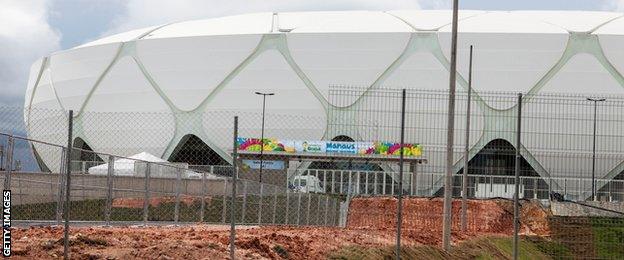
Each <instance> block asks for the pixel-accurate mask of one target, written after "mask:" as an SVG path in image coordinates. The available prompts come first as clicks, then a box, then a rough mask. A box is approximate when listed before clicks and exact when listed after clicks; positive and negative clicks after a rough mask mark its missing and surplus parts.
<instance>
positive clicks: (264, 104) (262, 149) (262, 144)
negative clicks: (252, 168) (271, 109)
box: [255, 92, 275, 183]
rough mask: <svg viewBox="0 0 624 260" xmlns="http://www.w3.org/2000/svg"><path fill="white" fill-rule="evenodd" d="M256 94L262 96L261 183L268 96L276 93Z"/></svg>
mask: <svg viewBox="0 0 624 260" xmlns="http://www.w3.org/2000/svg"><path fill="white" fill-rule="evenodd" d="M255 94H256V95H261V96H262V130H260V131H261V134H260V183H262V168H264V162H263V161H262V159H263V156H264V112H265V108H266V96H273V95H275V93H262V92H255Z"/></svg>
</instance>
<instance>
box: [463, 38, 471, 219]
mask: <svg viewBox="0 0 624 260" xmlns="http://www.w3.org/2000/svg"><path fill="white" fill-rule="evenodd" d="M471 92H472V45H470V62H469V65H468V97H467V101H466V140H465V143H464V172H463V175H462V204H461V229H462V231H466V229H467V228H468V224H467V220H466V218H467V211H468V205H467V204H468V202H467V199H468V162H469V160H470V158H469V153H470V94H471Z"/></svg>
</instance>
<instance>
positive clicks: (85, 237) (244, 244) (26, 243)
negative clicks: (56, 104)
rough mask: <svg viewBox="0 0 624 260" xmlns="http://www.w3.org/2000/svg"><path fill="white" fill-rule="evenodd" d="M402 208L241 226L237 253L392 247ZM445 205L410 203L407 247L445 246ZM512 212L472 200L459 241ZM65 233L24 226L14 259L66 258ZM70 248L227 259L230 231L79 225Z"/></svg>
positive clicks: (529, 227) (98, 254) (305, 255)
mask: <svg viewBox="0 0 624 260" xmlns="http://www.w3.org/2000/svg"><path fill="white" fill-rule="evenodd" d="M130 204H131V203H130ZM396 204H397V203H396V200H394V199H392V198H362V199H355V200H353V201H352V204H351V207H350V213H349V218H348V224H347V227H346V228H327V227H288V226H279V227H275V226H273V227H239V228H237V239H236V242H235V245H236V248H237V250H236V256H237V258H238V259H323V258H326V257H327V256H328V254H330V253H331V252H333V251H336V250H338V249H340V248H344V247H348V246H364V247H387V246H390V245H393V244H394V242H395V225H396V221H395V220H393V219H392V216H396V215H395V214H394V212H395V210H394V208H396ZM509 204H510V203H509ZM441 206H442V204H441V201H440V200H437V199H434V200H429V199H416V198H413V199H406V204H404V210H405V211H404V214H405V215H404V216H405V219H406V220H405V222H404V223H403V225H404V227H405V229H404V231H403V236H402V243H403V244H404V245H406V246H409V245H440V244H441V222H440V220H441V219H440V217H441V212H442V208H441ZM393 207H394V208H393ZM531 207H532V206H531ZM538 207H539V206H538ZM459 208H460V204H459V201H455V202H454V203H453V213H454V214H455V215H458V212H459ZM508 208H509V205H508V204H507V202H505V201H497V200H488V201H470V203H469V208H468V209H469V211H468V212H469V214H470V215H471V216H477V217H475V218H473V219H471V220H470V222H469V223H470V224H469V226H470V229H469V231H468V232H459V229H458V228H453V242H454V243H457V242H459V241H463V240H467V239H470V238H474V237H478V236H483V235H491V234H499V235H510V234H511V233H512V230H513V228H512V220H511V219H510V218H509V217H510V216H513V215H512V212H509V209H508ZM523 208H526V209H529V208H530V207H529V206H527V207H523ZM422 212H428V213H429V214H422ZM540 212H541V208H533V209H532V210H525V211H523V214H524V215H527V216H529V215H534V216H535V219H534V220H533V222H531V223H529V222H527V223H523V227H524V230H525V231H526V232H530V233H539V232H545V231H544V230H548V227H547V224H546V225H543V222H546V220H545V219H544V221H542V220H541V219H539V218H541V217H542V216H545V215H542V214H541V213H540ZM438 213H439V214H438ZM453 219H454V222H456V224H457V225H454V227H459V226H458V225H459V222H458V221H455V220H457V218H456V217H454V218H453ZM393 221H394V222H393ZM536 223H537V224H536ZM62 236H63V229H62V228H60V227H29V228H16V229H15V230H14V231H13V241H14V243H13V254H14V256H15V257H16V258H18V259H20V258H21V259H33V258H35V259H53V258H60V257H62V255H63V239H62ZM70 243H71V245H72V254H73V258H74V259H136V258H139V259H227V258H229V251H228V245H229V227H228V226H214V225H199V224H198V225H191V226H162V227H79V228H72V229H71V236H70Z"/></svg>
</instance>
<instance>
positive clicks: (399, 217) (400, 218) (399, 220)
mask: <svg viewBox="0 0 624 260" xmlns="http://www.w3.org/2000/svg"><path fill="white" fill-rule="evenodd" d="M405 95H406V94H405V89H403V93H402V95H401V100H402V102H401V143H400V146H399V147H400V148H399V194H398V196H399V201H398V206H397V233H396V243H397V244H396V258H397V259H401V225H402V224H403V164H404V162H403V157H404V155H403V154H404V153H403V149H404V147H405V143H404V141H405Z"/></svg>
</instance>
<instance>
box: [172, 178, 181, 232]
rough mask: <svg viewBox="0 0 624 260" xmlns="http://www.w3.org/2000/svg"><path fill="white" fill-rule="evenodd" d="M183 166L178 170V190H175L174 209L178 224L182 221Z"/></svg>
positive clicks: (174, 218)
mask: <svg viewBox="0 0 624 260" xmlns="http://www.w3.org/2000/svg"><path fill="white" fill-rule="evenodd" d="M182 171H183V169H182V168H178V169H177V170H176V191H175V209H174V211H173V222H175V223H176V224H177V223H178V222H179V221H180V190H181V189H182Z"/></svg>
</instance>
